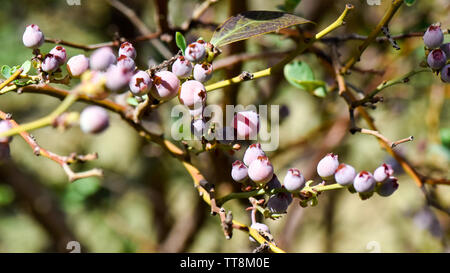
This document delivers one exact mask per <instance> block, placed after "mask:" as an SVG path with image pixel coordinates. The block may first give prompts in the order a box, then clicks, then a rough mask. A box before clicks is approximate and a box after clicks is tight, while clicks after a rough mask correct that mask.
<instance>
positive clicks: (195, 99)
mask: <svg viewBox="0 0 450 273" xmlns="http://www.w3.org/2000/svg"><path fill="white" fill-rule="evenodd" d="M178 99H179V100H180V102H181V103H182V104H184V105H185V106H187V107H188V108H189V109H196V108H198V107H202V106H203V105H204V104H205V103H206V89H205V86H204V85H203V84H202V83H201V82H199V81H192V80H191V81H186V82H184V83H183V84H182V85H181V91H180V94H179V96H178Z"/></svg>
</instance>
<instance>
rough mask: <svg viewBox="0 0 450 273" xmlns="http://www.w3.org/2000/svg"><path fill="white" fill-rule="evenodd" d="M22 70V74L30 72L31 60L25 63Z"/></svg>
mask: <svg viewBox="0 0 450 273" xmlns="http://www.w3.org/2000/svg"><path fill="white" fill-rule="evenodd" d="M21 68H22V69H23V71H22V74H27V73H28V71H30V69H31V61H29V60H27V61H25V62H24V63H23V64H22V66H21Z"/></svg>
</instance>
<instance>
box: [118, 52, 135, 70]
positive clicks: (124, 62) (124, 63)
mask: <svg viewBox="0 0 450 273" xmlns="http://www.w3.org/2000/svg"><path fill="white" fill-rule="evenodd" d="M117 66H118V67H122V68H125V69H126V70H129V71H131V72H133V71H134V70H135V69H136V65H135V63H134V60H133V59H131V58H130V57H127V56H125V55H120V56H119V58H117Z"/></svg>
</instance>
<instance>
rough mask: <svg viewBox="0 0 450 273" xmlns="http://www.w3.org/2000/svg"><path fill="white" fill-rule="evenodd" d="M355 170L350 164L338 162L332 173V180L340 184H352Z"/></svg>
mask: <svg viewBox="0 0 450 273" xmlns="http://www.w3.org/2000/svg"><path fill="white" fill-rule="evenodd" d="M355 176H356V171H355V168H353V167H352V166H350V165H347V164H344V163H342V164H340V165H339V166H338V168H337V170H336V172H335V174H334V180H336V182H337V183H338V184H340V185H342V186H350V185H352V184H353V180H354V179H355Z"/></svg>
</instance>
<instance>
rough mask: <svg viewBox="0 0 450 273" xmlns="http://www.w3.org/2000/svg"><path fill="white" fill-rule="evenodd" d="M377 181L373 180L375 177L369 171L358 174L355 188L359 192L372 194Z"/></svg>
mask: <svg viewBox="0 0 450 273" xmlns="http://www.w3.org/2000/svg"><path fill="white" fill-rule="evenodd" d="M375 184H376V182H375V179H373V176H372V174H371V173H369V172H367V171H362V172H360V173H358V174H357V175H356V177H355V179H354V180H353V187H354V188H355V190H356V191H357V192H363V193H367V192H371V191H372V190H373V189H374V187H375Z"/></svg>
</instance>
